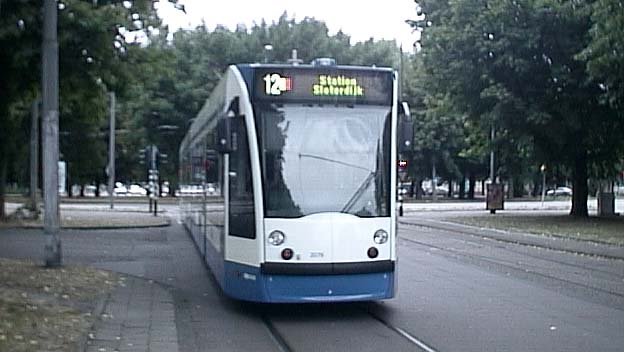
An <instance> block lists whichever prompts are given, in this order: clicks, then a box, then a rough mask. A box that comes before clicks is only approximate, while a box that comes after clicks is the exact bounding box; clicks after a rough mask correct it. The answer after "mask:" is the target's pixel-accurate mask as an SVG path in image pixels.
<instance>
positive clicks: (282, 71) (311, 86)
mask: <svg viewBox="0 0 624 352" xmlns="http://www.w3.org/2000/svg"><path fill="white" fill-rule="evenodd" d="M255 97H256V98H258V99H261V100H272V101H276V102H277V101H279V102H286V101H292V102H297V101H300V102H318V103H330V102H336V103H341V102H344V103H350V104H383V105H385V104H391V101H392V71H389V70H379V69H378V70H373V69H362V70H360V69H337V68H332V69H327V68H291V67H284V68H280V67H278V68H272V69H271V68H262V69H258V70H257V71H256V83H255Z"/></svg>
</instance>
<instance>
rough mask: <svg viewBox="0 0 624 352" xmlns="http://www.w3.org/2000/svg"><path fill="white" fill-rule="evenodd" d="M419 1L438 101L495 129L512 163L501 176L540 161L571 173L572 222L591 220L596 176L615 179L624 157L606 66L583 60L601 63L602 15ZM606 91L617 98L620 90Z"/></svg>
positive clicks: (530, 2)
mask: <svg viewBox="0 0 624 352" xmlns="http://www.w3.org/2000/svg"><path fill="white" fill-rule="evenodd" d="M418 3H419V5H420V6H421V9H422V11H423V12H424V13H425V14H426V16H424V18H423V17H421V18H420V19H418V20H415V21H414V22H413V24H414V25H415V26H419V27H420V28H422V30H423V37H422V41H421V45H422V52H421V54H420V55H422V56H423V65H424V66H425V75H424V79H425V80H426V81H427V83H428V86H429V88H430V89H431V91H432V92H433V93H432V94H448V96H449V97H450V100H451V101H452V105H453V106H454V108H455V109H456V110H457V111H464V112H466V113H467V114H468V116H469V118H470V119H471V120H473V121H475V122H476V123H478V124H480V125H481V126H482V127H481V129H482V130H483V131H487V130H488V129H489V128H491V127H492V126H494V128H495V130H496V131H497V136H498V137H497V138H496V140H494V141H492V146H493V147H495V148H496V149H497V150H498V151H500V152H501V153H500V155H501V156H502V159H503V161H504V164H503V165H505V166H503V167H501V166H500V165H501V164H500V163H499V167H497V174H498V175H499V176H500V175H503V174H504V173H505V171H507V172H509V173H510V174H518V173H519V172H522V169H524V170H526V169H531V167H530V166H529V165H530V162H532V163H533V165H535V164H537V165H539V164H541V163H546V164H547V165H549V166H551V167H563V168H566V169H567V170H569V174H570V176H571V178H572V179H573V185H574V196H573V207H572V214H574V215H581V216H583V215H587V196H588V188H587V180H588V177H589V176H596V177H597V176H601V177H605V176H608V175H613V174H614V172H615V170H614V169H613V168H609V165H615V161H616V160H617V159H618V158H621V157H622V154H621V151H622V146H623V144H622V141H621V138H618V137H616V136H615V135H614V134H606V131H607V130H609V129H614V128H619V127H620V125H621V123H622V121H621V118H618V114H617V112H616V111H614V110H613V109H612V108H611V107H610V106H608V105H606V104H604V102H603V100H604V99H601V96H602V95H603V92H602V91H601V89H600V86H599V85H598V84H596V82H595V81H594V80H593V79H592V77H591V76H590V75H589V74H588V72H587V70H586V67H589V70H590V72H592V70H595V71H596V72H595V73H594V76H595V77H600V76H599V75H598V71H599V70H598V68H597V67H600V65H599V64H597V63H596V62H598V61H595V62H592V61H589V64H588V63H587V62H586V61H584V60H583V56H587V57H591V55H588V52H591V53H593V54H595V55H594V56H593V59H595V60H598V59H599V56H597V55H598V54H596V52H594V51H592V50H594V49H591V48H592V47H594V46H595V45H596V43H595V42H596V39H597V38H598V37H599V36H600V35H598V34H597V33H598V31H597V30H596V29H594V31H593V33H594V34H593V35H594V38H593V39H594V41H593V42H590V36H589V35H588V33H590V28H592V21H591V20H592V17H591V15H592V12H591V11H590V10H591V9H594V19H596V18H597V16H599V15H600V12H599V11H598V12H596V9H595V7H592V6H590V5H588V4H586V3H585V2H583V1H554V0H553V1H550V0H516V1H506V0H494V1H486V0H479V1H473V0H470V1H469V0H458V1H453V2H439V1H429V0H423V1H418ZM598 27H600V26H598ZM587 47H589V49H586V48H587ZM579 53H583V54H582V55H579ZM616 67H617V66H616ZM606 72H608V71H606V70H603V71H600V73H601V74H605V73H606ZM620 76H621V75H620ZM603 84H604V85H605V86H608V87H614V88H613V89H611V88H610V89H611V90H616V89H615V87H617V84H616V83H611V82H609V83H603ZM603 90H604V89H603ZM611 100H613V98H611ZM616 100H617V99H616ZM434 107H435V105H431V104H429V105H428V109H432V108H434ZM527 162H529V163H527ZM533 169H534V170H535V167H533ZM592 170H600V175H591V174H590V171H592Z"/></svg>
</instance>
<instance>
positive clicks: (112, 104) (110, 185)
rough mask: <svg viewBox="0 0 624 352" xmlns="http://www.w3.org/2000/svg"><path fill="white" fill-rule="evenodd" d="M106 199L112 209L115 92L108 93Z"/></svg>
mask: <svg viewBox="0 0 624 352" xmlns="http://www.w3.org/2000/svg"><path fill="white" fill-rule="evenodd" d="M107 171H108V198H109V200H110V208H111V209H113V207H114V198H113V196H114V195H113V193H114V191H115V92H110V130H109V133H108V170H107Z"/></svg>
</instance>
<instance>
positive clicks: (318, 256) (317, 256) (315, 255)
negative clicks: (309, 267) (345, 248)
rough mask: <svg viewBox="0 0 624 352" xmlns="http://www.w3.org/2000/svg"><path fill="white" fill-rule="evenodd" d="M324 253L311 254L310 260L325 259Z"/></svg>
mask: <svg viewBox="0 0 624 352" xmlns="http://www.w3.org/2000/svg"><path fill="white" fill-rule="evenodd" d="M324 256H325V255H324V254H323V252H310V258H323V257H324Z"/></svg>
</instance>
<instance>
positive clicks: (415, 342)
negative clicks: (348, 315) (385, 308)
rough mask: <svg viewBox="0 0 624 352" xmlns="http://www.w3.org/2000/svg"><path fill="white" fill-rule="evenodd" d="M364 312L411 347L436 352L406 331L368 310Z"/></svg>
mask: <svg viewBox="0 0 624 352" xmlns="http://www.w3.org/2000/svg"><path fill="white" fill-rule="evenodd" d="M365 312H366V314H367V315H369V316H370V317H372V318H373V319H375V320H376V321H378V322H379V323H381V324H383V325H384V326H385V327H387V328H388V329H390V330H392V331H394V332H395V333H397V334H398V335H399V336H401V337H402V338H404V339H406V340H407V341H409V342H410V343H412V344H413V345H415V346H417V347H418V348H419V349H421V350H422V351H425V352H437V350H436V349H434V348H433V347H431V346H429V345H428V344H427V343H426V342H424V341H422V340H420V339H419V338H418V337H416V336H414V335H412V334H411V333H409V332H408V331H407V330H405V329H403V328H400V327H397V326H394V325H392V323H390V322H389V321H388V320H387V319H384V318H383V317H382V316H380V315H379V314H377V313H374V312H372V311H370V310H365Z"/></svg>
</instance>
